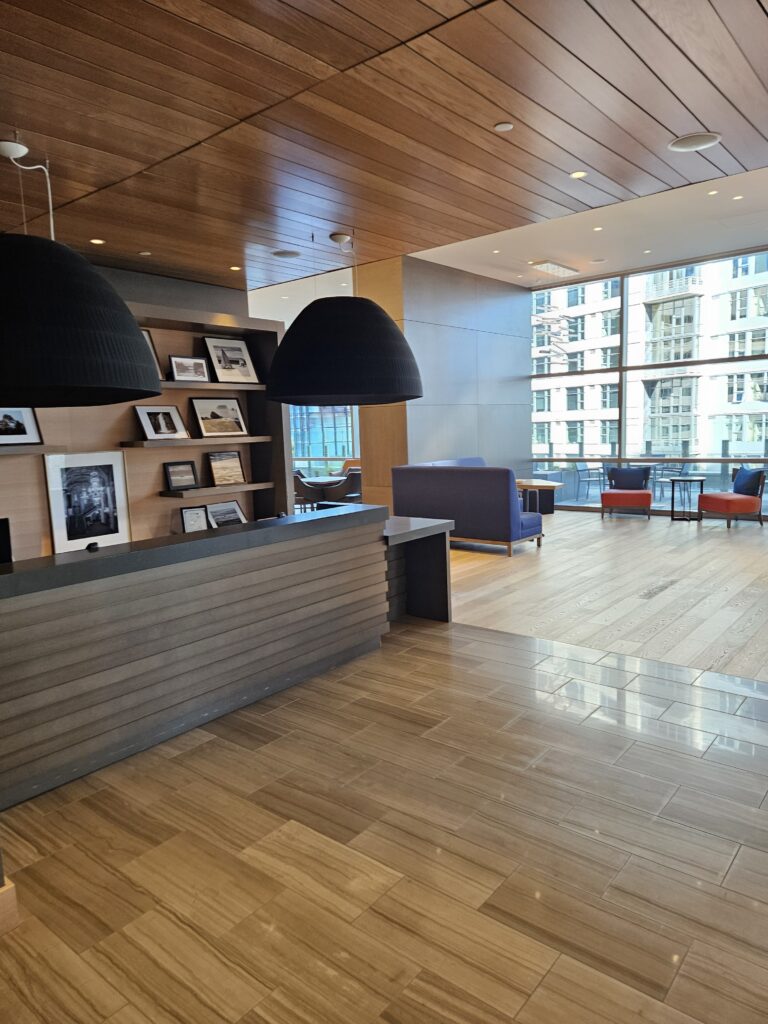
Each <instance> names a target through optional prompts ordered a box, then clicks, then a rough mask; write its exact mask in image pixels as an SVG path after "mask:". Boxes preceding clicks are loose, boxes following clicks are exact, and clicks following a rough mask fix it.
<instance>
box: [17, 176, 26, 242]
mask: <svg viewBox="0 0 768 1024" xmlns="http://www.w3.org/2000/svg"><path fill="white" fill-rule="evenodd" d="M16 171H17V173H18V175H19V194H20V195H21V222H22V224H23V225H24V234H25V235H26V234H28V232H27V204H26V203H25V202H24V178H23V176H22V173H21V168H20V167H19V166H18V164H17V165H16Z"/></svg>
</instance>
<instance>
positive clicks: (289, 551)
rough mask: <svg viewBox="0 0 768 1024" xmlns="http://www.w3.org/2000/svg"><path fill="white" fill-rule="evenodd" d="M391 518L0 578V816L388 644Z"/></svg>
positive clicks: (65, 562)
mask: <svg viewBox="0 0 768 1024" xmlns="http://www.w3.org/2000/svg"><path fill="white" fill-rule="evenodd" d="M386 518H387V510H386V509H385V508H382V507H378V506H366V505H354V506H345V507H343V508H335V509H329V510H327V511H323V512H315V513H308V514H305V515H295V516H287V517H284V518H280V519H273V520H264V521H262V522H257V523H250V524H247V525H245V526H233V527H227V528H225V529H221V530H215V531H214V530H210V531H205V532H203V533H199V534H184V535H180V536H173V537H165V538H163V539H161V540H151V541H140V542H137V543H134V544H126V545H120V546H115V547H105V548H102V549H101V550H99V551H96V552H93V553H88V552H77V553H76V554H69V555H59V556H55V557H50V558H39V559H33V560H30V561H26V562H17V563H15V564H14V565H13V567H7V568H6V569H5V571H3V570H2V569H0V710H1V711H2V714H1V715H0V808H2V807H7V806H9V805H11V804H14V803H17V802H18V801H20V800H24V799H28V798H29V797H32V796H35V795H36V794H38V793H41V792H43V791H44V790H47V789H51V788H53V787H55V786H59V785H62V784H63V783H65V782H68V781H70V780H71V779H74V778H77V777H78V776H80V775H83V774H85V773H87V772H91V771H94V770H95V769H97V768H99V767H102V766H104V765H106V764H109V763H111V762H113V761H116V760H119V759H121V758H123V757H126V756H128V755H129V754H132V753H135V752H136V751H139V750H143V749H144V748H146V747H150V746H152V745H154V744H156V743H160V742H161V741H163V740H165V739H168V738H170V737H171V736H175V735H177V734H178V733H181V732H185V731H186V730H188V729H192V728H194V727H195V726H198V725H200V724H202V723H204V722H206V721H208V720H210V719H213V718H216V717H218V716H219V715H223V714H225V713H227V712H228V711H231V710H234V709H235V708H238V707H241V706H243V705H246V704H250V703H252V702H254V701H256V700H259V699H260V698H262V697H265V696H267V695H268V694H270V693H275V692H276V691H278V690H282V689H285V688H286V687H288V686H291V685H293V684H294V683H297V682H299V681H301V680H302V679H304V678H306V677H307V676H310V675H314V674H317V673H319V672H322V671H324V670H325V669H327V668H329V667H331V666H333V665H337V664H341V663H343V662H345V661H348V660H350V659H351V658H354V657H357V656H358V655H360V654H362V653H365V652H366V651H369V650H372V649H374V648H375V647H377V646H378V644H379V642H380V637H381V635H382V633H384V632H386V630H387V628H388V624H387V608H388V606H387V582H386V565H387V563H386V548H385V544H384V541H383V537H382V534H383V528H384V522H385V520H386Z"/></svg>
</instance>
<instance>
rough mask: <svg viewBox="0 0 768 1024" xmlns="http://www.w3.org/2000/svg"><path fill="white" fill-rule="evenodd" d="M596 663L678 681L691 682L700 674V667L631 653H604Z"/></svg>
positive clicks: (624, 670)
mask: <svg viewBox="0 0 768 1024" xmlns="http://www.w3.org/2000/svg"><path fill="white" fill-rule="evenodd" d="M598 665H605V666H607V667H608V668H618V669H621V670H622V671H623V672H636V673H637V674H638V675H641V676H650V677H653V678H655V679H669V680H675V681H677V682H679V683H692V682H693V681H694V679H698V677H699V676H700V675H701V669H700V668H688V667H687V666H686V665H671V664H670V663H669V662H667V661H653V660H652V659H650V658H638V657H635V656H634V655H631V654H604V655H603V656H602V657H601V658H600V659H599V661H598Z"/></svg>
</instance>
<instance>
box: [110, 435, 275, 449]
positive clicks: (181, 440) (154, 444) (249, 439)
mask: <svg viewBox="0 0 768 1024" xmlns="http://www.w3.org/2000/svg"><path fill="white" fill-rule="evenodd" d="M271 440H272V435H271V434H251V435H245V434H224V435H222V436H221V437H172V438H168V439H167V440H165V441H121V442H120V447H121V448H215V447H219V448H221V447H222V445H223V446H224V447H227V446H228V445H233V444H235V445H237V444H268V443H269V442H270V441H271Z"/></svg>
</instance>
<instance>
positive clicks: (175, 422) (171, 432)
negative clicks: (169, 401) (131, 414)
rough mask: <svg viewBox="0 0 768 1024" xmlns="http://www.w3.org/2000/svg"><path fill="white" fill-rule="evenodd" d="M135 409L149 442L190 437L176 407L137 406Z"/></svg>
mask: <svg viewBox="0 0 768 1024" xmlns="http://www.w3.org/2000/svg"><path fill="white" fill-rule="evenodd" d="M134 408H135V410H136V415H137V416H138V417H139V423H140V424H141V429H142V430H143V431H144V436H145V437H146V439H147V440H148V441H164V440H170V439H171V438H182V437H189V431H188V430H187V428H186V427H185V426H184V421H183V420H182V418H181V413H180V412H179V410H178V409H177V407H176V406H175V405H136V406H134Z"/></svg>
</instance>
